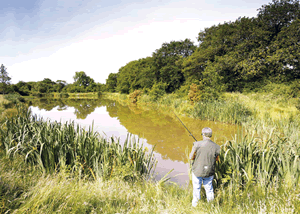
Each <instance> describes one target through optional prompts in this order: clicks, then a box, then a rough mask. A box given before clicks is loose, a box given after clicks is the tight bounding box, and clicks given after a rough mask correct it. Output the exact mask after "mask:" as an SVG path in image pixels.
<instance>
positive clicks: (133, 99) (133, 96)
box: [129, 90, 142, 103]
mask: <svg viewBox="0 0 300 214" xmlns="http://www.w3.org/2000/svg"><path fill="white" fill-rule="evenodd" d="M141 95H142V91H141V90H135V91H134V92H132V93H131V94H129V99H130V102H132V103H137V101H138V100H139V98H140V97H141Z"/></svg>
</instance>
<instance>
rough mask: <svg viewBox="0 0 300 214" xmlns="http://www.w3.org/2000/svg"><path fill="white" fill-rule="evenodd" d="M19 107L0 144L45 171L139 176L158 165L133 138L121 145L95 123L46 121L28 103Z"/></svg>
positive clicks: (4, 126)
mask: <svg viewBox="0 0 300 214" xmlns="http://www.w3.org/2000/svg"><path fill="white" fill-rule="evenodd" d="M18 111H19V114H18V115H17V116H15V117H11V118H7V119H6V121H5V122H4V123H3V124H2V126H1V129H0V140H1V145H0V146H1V148H4V149H5V152H6V154H7V156H9V157H12V158H13V157H14V156H15V155H17V154H18V155H19V154H20V155H22V156H23V157H24V160H25V161H26V162H29V163H32V164H37V165H39V166H40V167H41V168H42V169H43V170H44V171H46V172H50V173H51V172H55V171H56V170H59V169H61V168H64V169H65V168H68V169H69V170H71V171H77V172H79V173H82V175H90V176H91V177H93V178H94V179H97V178H104V179H107V178H111V177H114V176H122V178H124V179H126V180H128V179H129V180H131V179H137V178H141V177H147V176H149V175H150V173H151V171H152V170H153V168H154V167H155V160H154V157H153V155H152V152H150V154H147V153H146V152H145V150H144V149H143V146H142V145H140V144H139V142H138V141H136V140H135V139H134V138H130V137H128V138H127V140H126V142H125V143H124V145H123V146H121V145H120V143H119V141H118V139H115V138H110V139H105V138H103V137H101V136H100V135H99V133H98V132H94V131H93V128H92V127H89V130H85V129H84V128H81V127H80V126H79V125H75V124H74V122H69V123H64V124H63V123H60V122H50V121H43V119H42V118H38V117H37V116H35V115H32V114H31V112H30V110H27V108H26V107H20V108H18Z"/></svg>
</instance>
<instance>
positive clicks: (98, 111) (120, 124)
mask: <svg viewBox="0 0 300 214" xmlns="http://www.w3.org/2000/svg"><path fill="white" fill-rule="evenodd" d="M31 106H32V109H33V110H34V111H33V112H34V113H37V114H40V115H41V116H46V117H48V118H50V119H52V120H61V119H63V120H75V122H76V123H80V124H81V125H86V126H90V125H92V123H94V125H95V127H97V131H99V132H100V133H101V132H102V131H103V132H105V133H106V134H107V136H108V137H110V136H111V135H114V136H116V137H121V138H123V140H125V139H124V138H125V137H126V135H127V132H129V133H132V134H134V135H138V136H140V137H141V138H143V139H146V144H147V145H149V147H153V146H154V145H155V154H156V158H157V159H158V165H157V170H156V171H158V172H159V175H158V178H159V177H161V176H163V175H164V174H166V173H167V172H168V171H169V170H171V169H175V170H174V172H173V175H175V174H178V173H184V175H183V176H181V177H180V176H179V177H178V178H176V179H172V180H173V181H176V182H178V181H179V183H182V180H187V164H186V163H187V157H186V154H185V153H186V152H185V151H186V149H189V150H190V149H191V147H192V143H193V141H194V139H193V138H192V137H191V136H189V133H188V132H187V131H186V130H185V128H184V127H183V126H182V124H181V123H180V122H179V120H178V119H177V118H176V117H175V115H172V114H171V115H170V114H166V112H161V111H155V110H145V111H143V110H142V109H140V108H137V107H136V106H122V105H121V104H119V103H118V102H115V101H112V100H107V99H39V100H32V101H31ZM44 110H46V111H44ZM180 118H181V120H182V121H183V123H184V124H185V125H186V126H187V127H188V128H189V130H190V131H191V132H192V133H193V135H194V136H195V137H196V139H198V140H201V139H202V137H201V130H202V128H203V127H210V128H212V130H213V140H214V141H215V142H216V143H218V144H222V143H223V142H224V141H225V140H226V139H232V137H233V136H234V135H235V133H236V131H237V127H236V126H233V125H228V124H221V123H216V122H210V121H201V120H195V119H192V118H187V117H180ZM183 183H184V182H183Z"/></svg>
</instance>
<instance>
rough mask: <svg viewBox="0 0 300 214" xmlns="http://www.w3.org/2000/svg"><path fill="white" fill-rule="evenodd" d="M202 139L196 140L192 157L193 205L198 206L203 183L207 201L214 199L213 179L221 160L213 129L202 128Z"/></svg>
mask: <svg viewBox="0 0 300 214" xmlns="http://www.w3.org/2000/svg"><path fill="white" fill-rule="evenodd" d="M202 136H203V140H202V141H196V142H194V145H193V148H192V152H191V154H190V159H191V160H194V162H193V164H192V182H193V200H192V206H193V207H196V206H197V204H198V201H199V200H200V190H201V185H202V183H203V186H204V189H205V192H206V198H207V201H208V202H209V201H212V200H213V199H214V189H213V185H212V181H213V178H214V174H215V165H216V161H218V160H219V154H220V146H219V145H217V144H216V143H214V142H213V141H212V140H211V139H210V138H211V137H212V130H211V129H210V128H208V127H206V128H203V129H202Z"/></svg>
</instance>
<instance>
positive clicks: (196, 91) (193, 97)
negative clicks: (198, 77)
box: [188, 83, 201, 104]
mask: <svg viewBox="0 0 300 214" xmlns="http://www.w3.org/2000/svg"><path fill="white" fill-rule="evenodd" d="M188 97H189V100H190V101H191V104H194V103H196V102H198V101H199V100H200V99H201V90H200V88H199V86H198V85H196V84H195V83H192V84H191V85H190V90H189V93H188Z"/></svg>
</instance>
